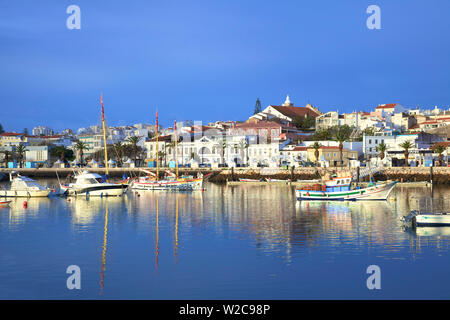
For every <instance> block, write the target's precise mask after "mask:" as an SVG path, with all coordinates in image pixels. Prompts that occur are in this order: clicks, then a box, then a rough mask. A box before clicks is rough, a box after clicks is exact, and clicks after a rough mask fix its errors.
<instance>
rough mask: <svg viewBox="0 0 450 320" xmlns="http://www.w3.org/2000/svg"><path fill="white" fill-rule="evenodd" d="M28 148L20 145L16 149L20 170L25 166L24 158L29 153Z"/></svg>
mask: <svg viewBox="0 0 450 320" xmlns="http://www.w3.org/2000/svg"><path fill="white" fill-rule="evenodd" d="M27 151H28V150H27V147H26V146H24V145H23V144H20V145H19V146H17V148H16V154H17V162H18V163H19V168H22V166H23V158H24V156H25V153H26V152H27Z"/></svg>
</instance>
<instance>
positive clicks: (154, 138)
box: [147, 134, 172, 142]
mask: <svg viewBox="0 0 450 320" xmlns="http://www.w3.org/2000/svg"><path fill="white" fill-rule="evenodd" d="M171 140H172V135H171V134H168V135H165V136H159V137H158V141H171ZM147 142H156V136H155V137H153V138H151V139H150V140H147Z"/></svg>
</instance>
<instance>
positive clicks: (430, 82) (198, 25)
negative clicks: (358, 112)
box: [0, 0, 450, 131]
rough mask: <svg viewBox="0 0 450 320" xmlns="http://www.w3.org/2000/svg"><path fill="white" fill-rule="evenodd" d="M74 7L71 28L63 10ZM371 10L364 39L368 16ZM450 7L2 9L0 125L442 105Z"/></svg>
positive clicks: (213, 1) (159, 4)
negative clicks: (374, 20)
mask: <svg viewBox="0 0 450 320" xmlns="http://www.w3.org/2000/svg"><path fill="white" fill-rule="evenodd" d="M71 4H76V5H78V6H79V7H80V8H81V30H69V29H67V27H66V19H67V17H68V16H69V14H67V13H66V8H67V7H68V6H69V5H71ZM371 4H376V5H378V6H380V8H381V27H382V29H381V30H369V29H368V28H367V27H366V19H367V17H368V16H369V14H367V13H366V8H367V7H368V6H369V5H371ZM449 17H450V1H448V0H430V1H424V0H423V1H417V0H409V1H406V0H389V1H380V0H373V1H362V0H340V1H331V0H330V1H321V0H317V1H299V0H296V1H282V0H280V1H261V0H259V1H253V0H239V1H237V0H236V1H232V0H227V1H222V0H209V1H196V0H193V1H170V0H169V1H149V0H145V1H144V0H143V1H138V0H129V1H101V0H97V1H91V0H89V1H88V0H71V1H63V0H53V1H45V0H40V1H23V0H16V1H9V0H8V1H7V0H0V123H1V124H2V125H3V127H4V128H5V129H6V130H15V131H22V130H23V128H24V127H28V128H29V129H31V128H32V127H33V126H36V125H48V126H50V127H53V128H54V129H56V130H61V129H64V128H72V129H76V128H78V127H80V126H88V125H91V124H98V123H99V122H100V108H99V96H100V92H103V95H104V104H105V111H106V117H107V121H108V124H110V125H123V124H133V123H139V122H146V123H152V122H154V114H155V109H156V107H157V108H158V110H159V115H160V121H161V123H162V124H163V125H171V124H172V122H173V120H175V119H177V120H184V119H191V120H203V121H205V122H207V121H215V120H245V119H247V118H248V116H249V115H251V114H252V112H253V108H254V104H255V100H256V98H257V97H259V98H260V99H261V102H262V105H263V107H265V106H267V105H269V104H280V103H282V102H283V101H284V98H285V96H286V94H287V93H289V94H290V95H291V100H292V101H293V102H294V103H295V105H297V106H304V105H305V104H306V103H307V102H310V103H312V104H313V105H315V106H317V107H319V109H321V110H322V111H329V110H339V111H341V112H342V111H353V110H355V109H362V110H370V109H373V108H374V107H375V106H376V105H377V104H380V103H391V102H397V103H400V104H403V105H406V106H417V105H420V106H422V107H433V106H434V105H438V106H448V105H450V90H449V88H450V59H449V57H450V41H449V39H450V23H449V21H450V20H449Z"/></svg>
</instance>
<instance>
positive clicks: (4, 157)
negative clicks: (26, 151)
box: [0, 150, 13, 168]
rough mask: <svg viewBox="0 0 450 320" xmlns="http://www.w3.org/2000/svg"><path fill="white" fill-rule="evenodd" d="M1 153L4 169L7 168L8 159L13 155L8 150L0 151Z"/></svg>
mask: <svg viewBox="0 0 450 320" xmlns="http://www.w3.org/2000/svg"><path fill="white" fill-rule="evenodd" d="M0 152H1V153H3V162H4V163H5V167H6V168H7V167H8V162H9V159H10V158H12V156H13V154H12V152H11V151H9V150H0Z"/></svg>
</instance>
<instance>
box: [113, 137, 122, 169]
mask: <svg viewBox="0 0 450 320" xmlns="http://www.w3.org/2000/svg"><path fill="white" fill-rule="evenodd" d="M113 149H114V154H115V155H116V161H117V164H118V165H119V166H120V167H121V166H122V165H123V144H122V142H120V141H119V142H116V143H115V144H113Z"/></svg>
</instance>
